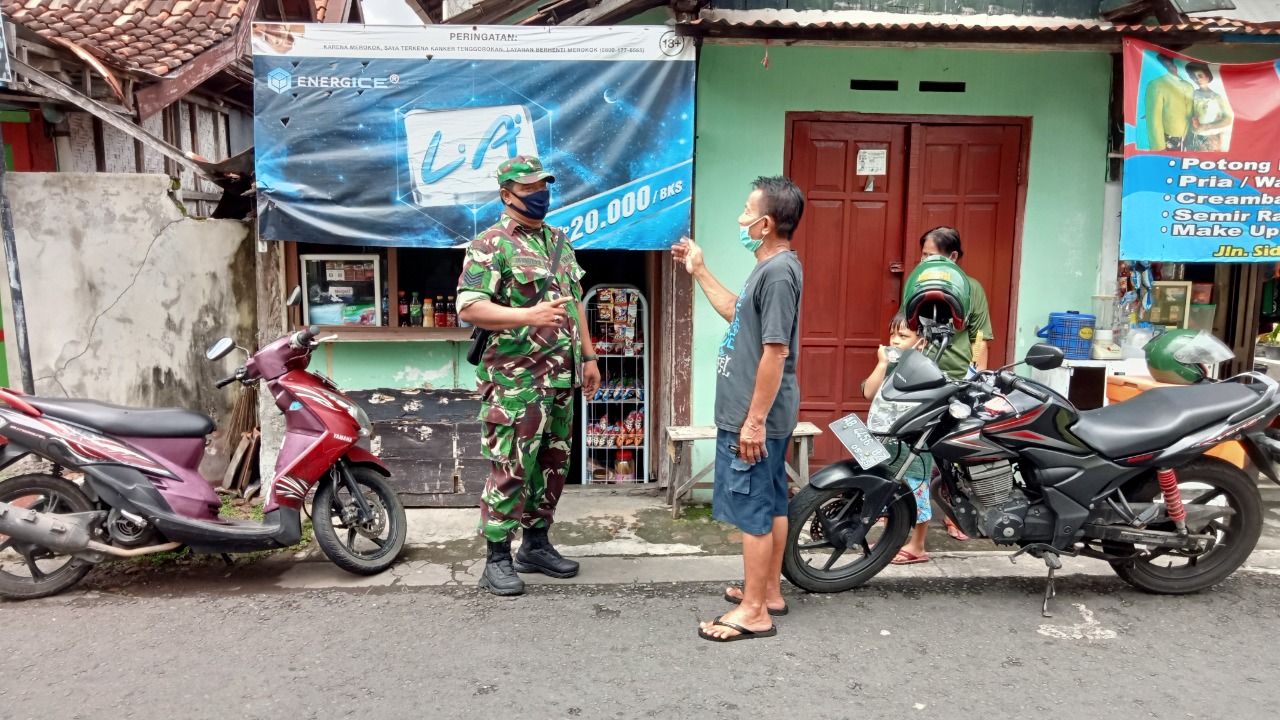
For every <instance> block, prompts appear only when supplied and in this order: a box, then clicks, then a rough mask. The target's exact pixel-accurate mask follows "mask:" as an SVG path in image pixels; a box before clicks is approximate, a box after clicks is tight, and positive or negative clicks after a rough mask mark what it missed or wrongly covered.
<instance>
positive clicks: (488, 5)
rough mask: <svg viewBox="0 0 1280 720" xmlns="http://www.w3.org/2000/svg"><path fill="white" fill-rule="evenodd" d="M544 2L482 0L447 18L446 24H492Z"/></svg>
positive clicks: (538, 0)
mask: <svg viewBox="0 0 1280 720" xmlns="http://www.w3.org/2000/svg"><path fill="white" fill-rule="evenodd" d="M542 1H543V0H480V2H478V3H476V4H475V5H472V6H471V8H470V9H469V10H464V11H463V12H460V13H458V14H457V15H454V16H453V17H451V18H445V23H447V24H449V25H468V24H471V23H491V22H494V21H496V20H501V19H503V18H508V17H511V16H512V15H515V14H516V13H518V12H520V11H521V10H524V9H525V8H527V7H529V6H530V5H533V4H536V3H539V2H542Z"/></svg>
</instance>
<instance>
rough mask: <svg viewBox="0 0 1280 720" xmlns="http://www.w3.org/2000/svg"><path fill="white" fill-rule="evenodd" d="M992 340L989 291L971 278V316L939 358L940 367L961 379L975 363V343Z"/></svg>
mask: <svg viewBox="0 0 1280 720" xmlns="http://www.w3.org/2000/svg"><path fill="white" fill-rule="evenodd" d="M979 332H981V333H982V339H983V340H985V341H987V342H991V341H992V340H993V339H994V336H993V335H992V334H991V310H990V309H989V308H988V307H987V292H986V291H985V290H983V289H982V285H980V284H979V283H978V281H977V280H974V279H973V278H969V317H968V318H967V319H966V320H965V324H964V330H962V331H960V332H958V333H956V336H955V339H953V340H952V341H951V347H949V348H947V351H946V352H944V353H943V354H942V358H941V359H939V360H938V369H939V370H941V371H942V372H943V373H945V374H946V376H947V377H949V378H951V379H952V380H960V379H962V378H964V376H965V374H966V373H968V372H969V366H970V365H972V364H973V362H974V360H975V358H974V357H973V343H974V341H976V340H977V339H978V333H979Z"/></svg>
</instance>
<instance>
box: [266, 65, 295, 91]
mask: <svg viewBox="0 0 1280 720" xmlns="http://www.w3.org/2000/svg"><path fill="white" fill-rule="evenodd" d="M292 80H293V75H291V74H289V71H288V70H285V69H284V68H276V69H275V70H272V71H271V72H270V73H267V87H269V88H271V89H272V90H275V91H276V93H282V92H284V91H285V90H288V89H289V85H290V84H291V82H292Z"/></svg>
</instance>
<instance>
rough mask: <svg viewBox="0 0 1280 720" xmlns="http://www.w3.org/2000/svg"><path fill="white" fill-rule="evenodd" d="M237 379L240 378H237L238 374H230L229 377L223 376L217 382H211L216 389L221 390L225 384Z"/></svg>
mask: <svg viewBox="0 0 1280 720" xmlns="http://www.w3.org/2000/svg"><path fill="white" fill-rule="evenodd" d="M239 379H240V378H239V376H237V375H232V376H230V377H224V378H222V379H221V380H219V381H218V382H216V383H214V384H213V386H214V387H215V388H217V389H219V390H221V389H222V388H224V387H226V386H228V385H230V384H231V383H233V382H235V381H236V380H239Z"/></svg>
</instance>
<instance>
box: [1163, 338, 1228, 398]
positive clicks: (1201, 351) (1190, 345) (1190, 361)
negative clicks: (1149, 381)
mask: <svg viewBox="0 0 1280 720" xmlns="http://www.w3.org/2000/svg"><path fill="white" fill-rule="evenodd" d="M1143 351H1144V352H1145V353H1146V356H1147V371H1148V372H1150V373H1151V377H1152V378H1154V379H1155V380H1156V381H1157V382H1162V383H1167V384H1170V385H1193V384H1195V383H1199V382H1204V381H1205V380H1208V379H1209V366H1210V365H1213V364H1215V363H1220V362H1223V361H1224V360H1230V359H1232V358H1234V357H1235V353H1233V352H1231V348H1229V347H1227V346H1226V344H1225V343H1223V342H1222V341H1221V340H1219V339H1218V338H1216V337H1214V336H1212V335H1210V334H1209V333H1207V332H1204V331H1203V330H1170V331H1168V332H1166V333H1164V334H1163V335H1160V336H1159V337H1156V338H1153V339H1152V340H1151V341H1150V342H1148V343H1147V344H1146V345H1145V346H1144V347H1143Z"/></svg>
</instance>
